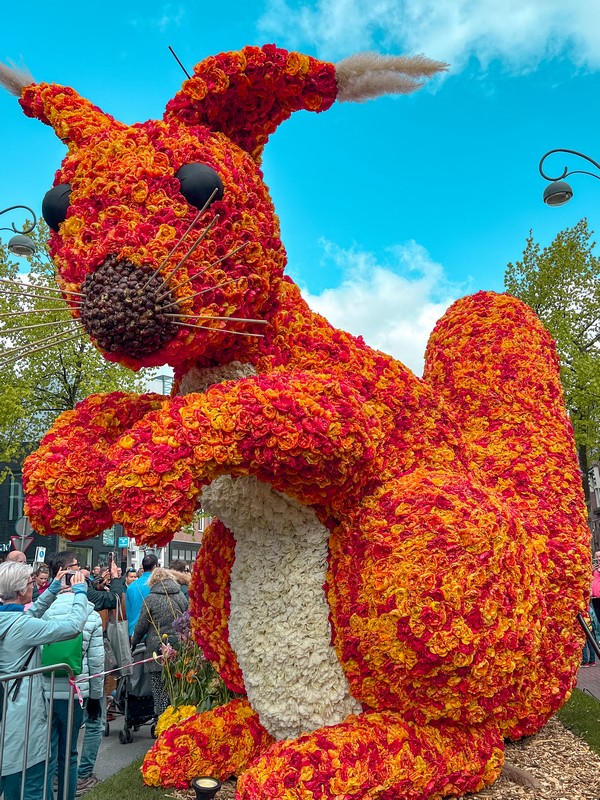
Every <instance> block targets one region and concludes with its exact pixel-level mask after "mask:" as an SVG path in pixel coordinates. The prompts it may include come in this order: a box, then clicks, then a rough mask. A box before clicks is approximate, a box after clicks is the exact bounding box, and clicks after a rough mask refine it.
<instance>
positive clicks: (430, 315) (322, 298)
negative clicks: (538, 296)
mask: <svg viewBox="0 0 600 800" xmlns="http://www.w3.org/2000/svg"><path fill="white" fill-rule="evenodd" d="M322 244H323V246H324V248H325V255H326V258H329V259H331V260H333V261H334V262H335V263H336V264H337V265H338V266H341V267H342V269H343V270H344V277H343V280H342V283H341V284H340V285H339V286H338V287H337V288H335V289H326V290H325V291H323V292H322V294H319V295H313V294H310V292H308V291H306V290H303V292H302V294H303V296H304V298H305V300H306V301H307V303H308V304H309V305H310V307H311V308H312V309H313V310H314V311H316V312H318V313H319V314H322V315H323V316H324V317H326V318H327V319H328V320H329V322H331V323H332V324H333V325H335V326H336V327H337V328H342V329H343V330H346V331H349V332H350V333H352V334H354V335H356V336H358V335H360V336H362V337H363V338H364V340H365V341H366V342H367V344H369V345H371V346H372V347H375V348H376V349H378V350H383V351H384V352H386V353H389V354H390V355H392V356H394V357H396V358H398V359H400V361H402V362H403V363H404V364H406V365H407V366H408V367H410V368H411V369H412V370H413V371H414V372H415V373H416V374H417V375H421V374H422V372H423V355H424V353H425V346H426V344H427V339H428V338H429V334H430V333H431V331H432V330H433V327H434V325H435V323H436V322H437V320H438V319H439V318H440V317H441V316H442V314H443V313H444V311H445V310H446V308H447V307H448V306H449V305H450V303H452V302H453V300H455V299H456V298H457V297H458V296H459V295H461V294H464V291H463V290H462V289H461V287H459V286H457V285H452V284H450V283H449V282H448V281H447V280H446V278H445V276H444V269H443V267H442V266H441V265H440V264H437V263H435V262H434V261H432V259H431V258H430V256H429V254H428V253H427V251H426V250H425V248H424V247H422V246H421V245H419V244H417V242H414V241H412V242H408V243H407V244H404V245H396V246H394V247H392V248H389V249H388V250H387V251H386V252H387V259H386V261H387V262H388V263H386V264H385V265H382V264H379V263H378V262H377V259H376V257H375V256H374V255H373V254H372V253H368V252H361V251H359V250H357V249H355V248H352V249H350V250H343V249H342V248H340V247H338V246H337V245H335V244H332V243H331V242H323V243H322Z"/></svg>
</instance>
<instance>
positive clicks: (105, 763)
mask: <svg viewBox="0 0 600 800" xmlns="http://www.w3.org/2000/svg"><path fill="white" fill-rule="evenodd" d="M109 725H110V734H109V735H108V736H105V737H104V738H103V739H102V744H101V745H100V752H99V753H98V759H97V761H96V768H95V769H94V773H95V774H96V775H97V777H98V778H99V779H100V780H101V781H104V780H106V779H107V778H110V776H111V775H114V774H115V772H119V770H121V769H123V767H127V766H129V764H131V762H132V761H135V760H136V758H139V757H140V756H143V755H144V754H145V753H147V752H148V750H149V749H150V748H151V747H152V744H153V742H154V739H153V738H152V737H151V736H150V726H149V725H143V726H142V727H141V728H140V729H139V731H132V734H133V741H132V742H131V744H121V742H120V741H119V731H120V730H122V728H123V718H122V717H117V719H116V720H115V721H114V722H111V723H109ZM82 735H83V732H82ZM79 752H81V739H80V744H79Z"/></svg>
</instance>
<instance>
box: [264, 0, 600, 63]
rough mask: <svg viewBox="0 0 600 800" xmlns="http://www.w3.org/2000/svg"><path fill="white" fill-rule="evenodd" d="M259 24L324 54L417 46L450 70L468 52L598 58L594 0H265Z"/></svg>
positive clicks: (489, 56)
mask: <svg viewBox="0 0 600 800" xmlns="http://www.w3.org/2000/svg"><path fill="white" fill-rule="evenodd" d="M259 27H260V29H261V32H262V33H263V34H267V35H269V36H272V37H275V38H277V39H283V38H285V41H286V42H289V41H291V42H292V46H294V47H299V46H302V45H304V46H306V44H309V45H311V46H312V47H314V48H316V52H317V53H318V54H319V55H320V56H321V57H322V58H329V59H339V58H340V57H343V56H347V55H350V54H351V53H353V52H356V51H358V50H364V49H372V48H375V49H382V48H385V49H388V50H390V51H396V52H412V53H420V52H423V53H425V54H426V55H427V56H429V57H430V58H437V59H441V60H443V61H448V62H450V64H451V65H452V69H453V70H454V71H458V70H459V69H460V68H461V67H462V66H464V65H465V64H466V62H467V61H468V60H469V58H471V57H475V58H477V59H478V60H479V61H480V62H481V64H482V65H483V66H484V67H485V66H487V65H488V64H489V63H490V61H492V60H494V59H500V60H501V61H502V62H503V63H504V66H505V67H506V68H507V69H509V70H511V71H514V72H521V71H529V70H531V69H533V68H535V66H536V65H537V64H538V63H539V61H540V60H542V59H544V58H548V57H554V56H557V55H564V56H567V57H569V58H570V59H571V60H572V61H573V62H574V63H575V64H577V65H578V66H585V67H588V68H598V67H599V66H600V2H598V0H570V2H569V1H568V0H371V2H370V3H369V4H367V3H365V2H363V0H313V2H310V3H306V2H305V3H291V2H288V0H268V1H267V7H266V11H265V14H264V15H263V17H262V19H261V20H260V23H259ZM294 38H295V39H296V41H294Z"/></svg>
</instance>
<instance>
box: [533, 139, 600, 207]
mask: <svg viewBox="0 0 600 800" xmlns="http://www.w3.org/2000/svg"><path fill="white" fill-rule="evenodd" d="M553 153H570V154H571V155H573V156H577V157H578V158H583V159H584V160H585V161H587V162H588V163H589V164H593V166H594V167H596V169H597V170H598V171H600V164H598V162H597V161H594V159H593V158H590V157H589V156H586V155H585V153H579V152H578V151H577V150H565V149H564V148H562V147H557V148H555V149H554V150H548V152H547V153H545V154H544V155H543V156H542V158H541V159H540V165H539V170H540V175H541V176H542V178H543V179H544V180H545V181H550V183H549V185H548V186H546V188H545V189H544V203H546V205H547V206H564V204H565V203H568V202H569V200H570V199H571V198H572V197H573V189H571V187H570V186H569V184H568V183H567V182H566V181H565V178H567V177H568V176H569V175H591V176H592V178H596V179H597V180H600V175H596V174H595V173H594V172H589V171H588V170H585V169H573V170H569V168H568V167H565V168H564V170H563V172H562V174H561V175H557V176H556V177H555V178H553V177H551V176H550V175H546V173H545V172H544V168H543V167H544V161H545V160H546V159H547V158H548V156H551V155H552V154H553Z"/></svg>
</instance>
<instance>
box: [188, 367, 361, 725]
mask: <svg viewBox="0 0 600 800" xmlns="http://www.w3.org/2000/svg"><path fill="white" fill-rule="evenodd" d="M253 374H255V371H254V368H253V367H252V365H250V364H242V363H240V362H237V361H234V362H232V363H230V364H227V365H225V366H222V367H214V368H210V369H197V368H193V369H191V370H190V371H189V372H188V373H187V374H186V375H185V376H184V378H183V380H182V383H181V392H182V394H188V393H190V392H203V391H206V389H208V387H209V386H212V385H214V384H216V383H220V382H222V381H226V380H239V379H242V378H245V377H249V376H250V375H253ZM202 505H203V508H204V510H205V511H207V512H208V513H209V514H211V515H212V516H214V517H218V518H219V519H220V520H221V521H222V522H223V523H224V524H225V525H226V526H227V527H228V528H229V530H230V531H231V532H232V533H233V535H234V537H235V541H236V546H235V563H234V565H233V568H232V572H231V615H230V619H229V641H230V644H231V646H232V648H233V649H234V651H235V653H236V655H237V658H238V662H239V665H240V668H241V670H242V674H243V676H244V684H245V686H246V691H247V692H248V699H249V701H250V703H251V705H252V707H253V708H254V710H255V711H256V712H257V713H258V715H259V717H260V721H261V723H262V724H263V726H264V727H265V728H266V729H267V730H268V731H269V733H270V734H271V735H272V736H274V737H275V738H276V739H286V738H295V737H297V736H299V735H300V734H301V733H305V732H308V731H312V730H315V729H316V728H320V727H322V726H323V725H335V724H337V723H339V722H342V721H343V720H344V719H346V717H347V716H348V715H349V714H358V713H360V712H361V710H362V708H361V706H360V703H358V702H357V701H356V700H355V699H354V698H353V697H352V696H351V694H350V690H349V687H348V682H347V680H346V677H345V675H344V673H343V671H342V668H341V665H340V663H339V661H338V658H337V654H336V652H335V649H334V648H333V647H332V645H331V627H330V623H329V607H328V605H327V600H326V598H325V592H324V590H323V584H324V583H325V576H326V572H327V555H328V541H329V532H328V530H327V529H326V528H325V527H324V526H323V525H322V524H321V523H320V522H319V520H318V519H317V517H316V515H315V513H314V512H313V511H312V510H311V509H308V508H304V507H303V506H301V505H300V504H299V503H297V502H296V501H295V500H292V499H290V498H288V497H285V496H284V495H282V494H280V493H278V492H275V491H274V490H273V489H271V487H270V486H268V485H267V484H265V483H261V482H260V481H259V480H258V479H256V478H237V479H232V478H231V477H229V476H225V477H222V478H219V479H218V480H216V481H214V482H213V483H212V484H211V485H210V486H207V487H205V488H204V490H203V492H202Z"/></svg>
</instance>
